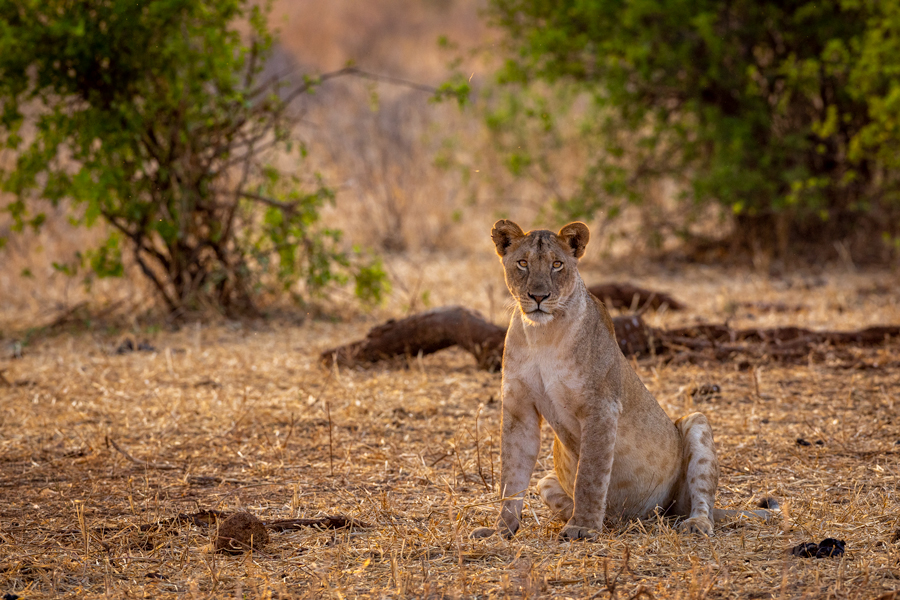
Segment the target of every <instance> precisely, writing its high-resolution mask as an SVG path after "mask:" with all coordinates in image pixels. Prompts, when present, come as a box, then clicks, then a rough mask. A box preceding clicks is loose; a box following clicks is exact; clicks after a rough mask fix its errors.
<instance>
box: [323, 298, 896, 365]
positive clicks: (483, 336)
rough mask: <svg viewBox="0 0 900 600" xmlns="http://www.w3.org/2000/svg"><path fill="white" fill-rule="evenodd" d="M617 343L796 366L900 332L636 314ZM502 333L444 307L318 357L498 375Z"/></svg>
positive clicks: (473, 315)
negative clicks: (662, 320)
mask: <svg viewBox="0 0 900 600" xmlns="http://www.w3.org/2000/svg"><path fill="white" fill-rule="evenodd" d="M613 325H614V326H615V330H616V340H617V341H618V343H619V347H620V348H621V349H622V352H623V353H624V354H625V355H626V356H644V355H647V354H651V353H654V354H657V355H669V356H670V357H672V358H674V359H676V360H684V359H687V360H690V361H693V362H696V361H699V360H716V361H722V360H729V359H731V358H733V357H734V356H736V355H738V354H742V353H743V354H746V355H748V356H754V357H757V358H765V357H768V358H770V359H774V360H799V359H802V358H804V357H806V356H808V355H809V354H810V352H813V351H814V350H816V349H817V348H819V347H821V346H822V345H833V346H837V345H847V344H855V345H858V346H872V345H877V344H881V343H884V342H885V341H886V340H888V339H890V338H898V337H900V326H879V327H869V328H866V329H861V330H858V331H813V330H809V329H803V328H801V327H791V326H788V327H776V328H772V329H732V328H730V327H728V326H727V325H724V324H700V325H692V326H690V327H680V328H677V329H670V330H663V329H657V328H654V327H650V326H648V325H647V324H646V323H645V322H644V321H643V319H641V317H640V315H628V316H620V317H614V318H613ZM505 338H506V330H505V329H503V328H502V327H498V326H497V325H494V324H493V323H490V322H489V321H487V319H485V318H484V317H483V316H481V315H480V314H478V313H477V312H475V311H473V310H470V309H467V308H463V307H461V306H447V307H443V308H437V309H434V310H430V311H426V312H423V313H419V314H415V315H412V316H410V317H407V318H405V319H399V320H393V319H392V320H390V321H388V322H386V323H384V324H382V325H378V326H377V327H373V328H372V329H371V330H370V331H369V333H368V334H367V335H366V337H365V338H364V339H362V340H359V341H356V342H352V343H350V344H346V345H344V346H339V347H337V348H331V349H330V350H326V351H325V352H322V354H321V355H320V359H321V360H322V361H323V362H324V363H325V364H327V365H331V364H333V363H334V361H335V360H336V361H337V362H338V364H340V365H343V366H356V365H365V364H372V363H376V362H378V361H382V360H386V359H390V358H394V357H398V356H408V357H412V356H418V355H419V354H422V355H426V354H432V353H434V352H437V351H438V350H443V349H444V348H449V347H451V346H459V347H460V348H463V349H464V350H466V351H467V352H469V353H470V354H472V356H474V357H475V361H476V363H477V364H478V367H479V368H481V369H484V370H487V371H497V370H499V369H500V365H501V361H502V357H503V344H504V341H505Z"/></svg>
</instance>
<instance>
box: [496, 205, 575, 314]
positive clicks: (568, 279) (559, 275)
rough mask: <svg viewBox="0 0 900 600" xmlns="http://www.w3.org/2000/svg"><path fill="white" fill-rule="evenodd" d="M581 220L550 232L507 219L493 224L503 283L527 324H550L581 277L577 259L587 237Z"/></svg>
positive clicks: (562, 308)
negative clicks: (503, 272)
mask: <svg viewBox="0 0 900 600" xmlns="http://www.w3.org/2000/svg"><path fill="white" fill-rule="evenodd" d="M590 236H591V234H590V231H589V230H588V228H587V225H585V224H584V223H569V224H568V225H566V226H565V227H563V228H562V229H560V230H559V233H553V232H552V231H547V230H546V229H538V230H535V231H529V232H528V233H524V232H523V231H522V228H521V227H519V226H518V225H516V224H515V223H513V222H512V221H508V220H506V219H504V220H501V221H497V222H496V223H494V228H493V229H492V230H491V238H493V240H494V245H495V246H496V247H497V254H499V255H500V261H501V262H502V263H503V267H504V269H505V271H506V286H507V287H508V288H509V291H510V293H512V295H513V298H515V300H516V302H517V303H518V305H519V309H520V310H521V311H522V317H523V318H524V319H525V322H526V323H528V324H530V325H542V324H545V323H549V322H550V321H552V320H553V318H554V317H555V316H557V315H559V314H560V313H562V312H564V311H565V310H566V306H567V302H568V300H569V299H570V297H571V296H572V292H573V291H574V290H575V289H576V286H577V285H578V282H579V281H580V280H581V278H580V276H579V275H578V270H577V265H578V259H579V258H581V256H582V255H583V254H584V248H585V246H587V243H588V239H590Z"/></svg>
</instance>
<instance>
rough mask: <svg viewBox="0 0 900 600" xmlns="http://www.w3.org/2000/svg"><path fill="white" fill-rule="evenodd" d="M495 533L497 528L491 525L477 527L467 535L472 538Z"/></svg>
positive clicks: (484, 536)
mask: <svg viewBox="0 0 900 600" xmlns="http://www.w3.org/2000/svg"><path fill="white" fill-rule="evenodd" d="M495 533H497V530H496V529H494V528H493V527H479V528H478V529H476V530H475V531H473V532H472V533H470V534H469V537H470V538H472V539H481V538H486V537H491V536H492V535H494V534H495Z"/></svg>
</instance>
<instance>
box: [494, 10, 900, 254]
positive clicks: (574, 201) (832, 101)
mask: <svg viewBox="0 0 900 600" xmlns="http://www.w3.org/2000/svg"><path fill="white" fill-rule="evenodd" d="M488 15H489V18H490V19H491V20H492V21H493V23H494V24H495V25H498V26H499V27H500V28H502V29H503V30H504V31H505V33H506V39H505V44H506V49H507V62H506V64H505V66H504V68H503V69H502V71H501V81H502V82H504V83H506V84H508V85H510V86H513V87H512V89H513V90H515V92H516V94H517V95H521V96H523V97H526V98H527V97H528V94H524V93H523V92H522V90H529V89H533V88H534V83H535V82H537V81H543V82H549V83H550V84H552V85H553V86H557V87H559V86H562V87H568V88H572V89H574V90H575V91H576V92H580V93H582V94H587V95H589V97H590V99H591V107H590V109H589V110H587V111H585V112H584V113H583V114H584V115H586V116H587V117H588V118H587V119H586V120H585V121H584V123H583V130H582V134H584V136H586V138H585V139H589V140H592V141H594V142H595V143H596V144H597V147H596V151H595V153H594V158H593V159H592V160H591V162H590V165H589V168H588V171H587V172H586V173H585V174H584V175H583V177H582V186H581V190H580V191H579V192H578V193H575V194H570V195H569V196H568V197H565V198H561V199H560V200H559V201H558V203H557V207H558V208H559V209H560V210H561V211H562V212H564V213H566V214H567V216H578V217H584V216H592V215H594V214H596V213H597V212H598V211H600V210H610V209H612V210H613V212H615V207H616V203H617V202H620V201H622V200H623V199H626V200H630V201H639V199H640V197H641V196H642V194H643V193H645V192H646V185H647V183H648V182H649V181H653V180H658V179H660V178H667V179H670V180H674V181H675V182H677V183H678V184H679V188H680V190H681V191H682V195H681V197H680V198H681V202H682V206H683V209H684V210H683V214H684V215H685V221H684V222H683V223H680V224H679V227H680V232H681V233H683V234H686V233H687V231H688V227H689V225H690V216H691V215H693V214H698V213H697V212H695V211H694V210H693V209H696V208H698V207H703V206H706V205H709V204H710V203H713V204H717V205H719V206H721V207H723V208H724V210H723V211H722V213H723V214H726V215H732V216H733V218H734V219H735V220H736V224H737V227H736V228H735V233H736V236H737V238H739V240H738V241H745V242H747V241H754V242H756V243H762V244H764V245H768V246H770V247H775V248H778V249H780V250H781V251H782V252H783V253H784V252H787V250H788V247H789V246H790V245H791V244H792V243H793V242H794V241H796V240H800V241H816V240H822V239H828V240H829V241H830V240H832V239H834V238H835V237H836V238H839V239H842V238H844V237H846V236H849V235H851V234H853V233H854V232H860V231H863V232H865V234H866V235H865V236H862V241H863V242H864V243H866V244H869V243H870V242H871V236H870V235H869V234H871V233H872V232H873V231H881V232H883V233H884V234H885V235H886V236H887V237H889V238H890V239H896V238H897V235H898V232H900V227H898V225H900V222H898V213H900V210H898V208H900V206H898V190H900V186H898V183H900V182H898V168H900V158H898V156H900V153H898V150H900V77H898V75H900V41H898V40H900V2H898V1H897V0H840V1H830V2H828V1H826V2H808V1H788V2H783V1H775V0H770V1H760V0H736V1H733V2H718V1H715V0H640V1H636V2H618V1H615V0H578V1H575V0H567V1H563V2H550V1H547V0H490V2H489V8H488ZM532 106H534V102H532ZM525 112H530V113H531V114H532V115H534V117H535V118H536V119H538V120H541V121H542V122H544V123H546V124H547V127H552V126H553V125H554V122H553V116H554V115H558V114H560V113H559V109H558V107H557V106H555V105H554V106H551V107H550V110H549V111H544V110H541V109H540V108H538V109H537V110H535V109H534V108H532V109H530V110H529V111H522V110H520V111H518V112H517V113H516V114H517V115H522V114H525ZM548 114H549V116H548ZM520 154H521V151H520ZM530 160H532V157H530V156H527V155H526V156H521V155H520V156H518V157H516V158H515V161H514V163H513V166H514V167H515V166H516V165H519V166H520V165H521V164H527V163H528V162H529V161H530Z"/></svg>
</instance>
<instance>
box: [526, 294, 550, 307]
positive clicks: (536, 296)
mask: <svg viewBox="0 0 900 600" xmlns="http://www.w3.org/2000/svg"><path fill="white" fill-rule="evenodd" d="M528 296H529V297H530V298H531V299H532V300H534V301H535V302H537V303H538V306H540V305H541V302H543V301H544V300H546V299H547V298H549V297H550V294H543V295H541V294H528Z"/></svg>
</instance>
